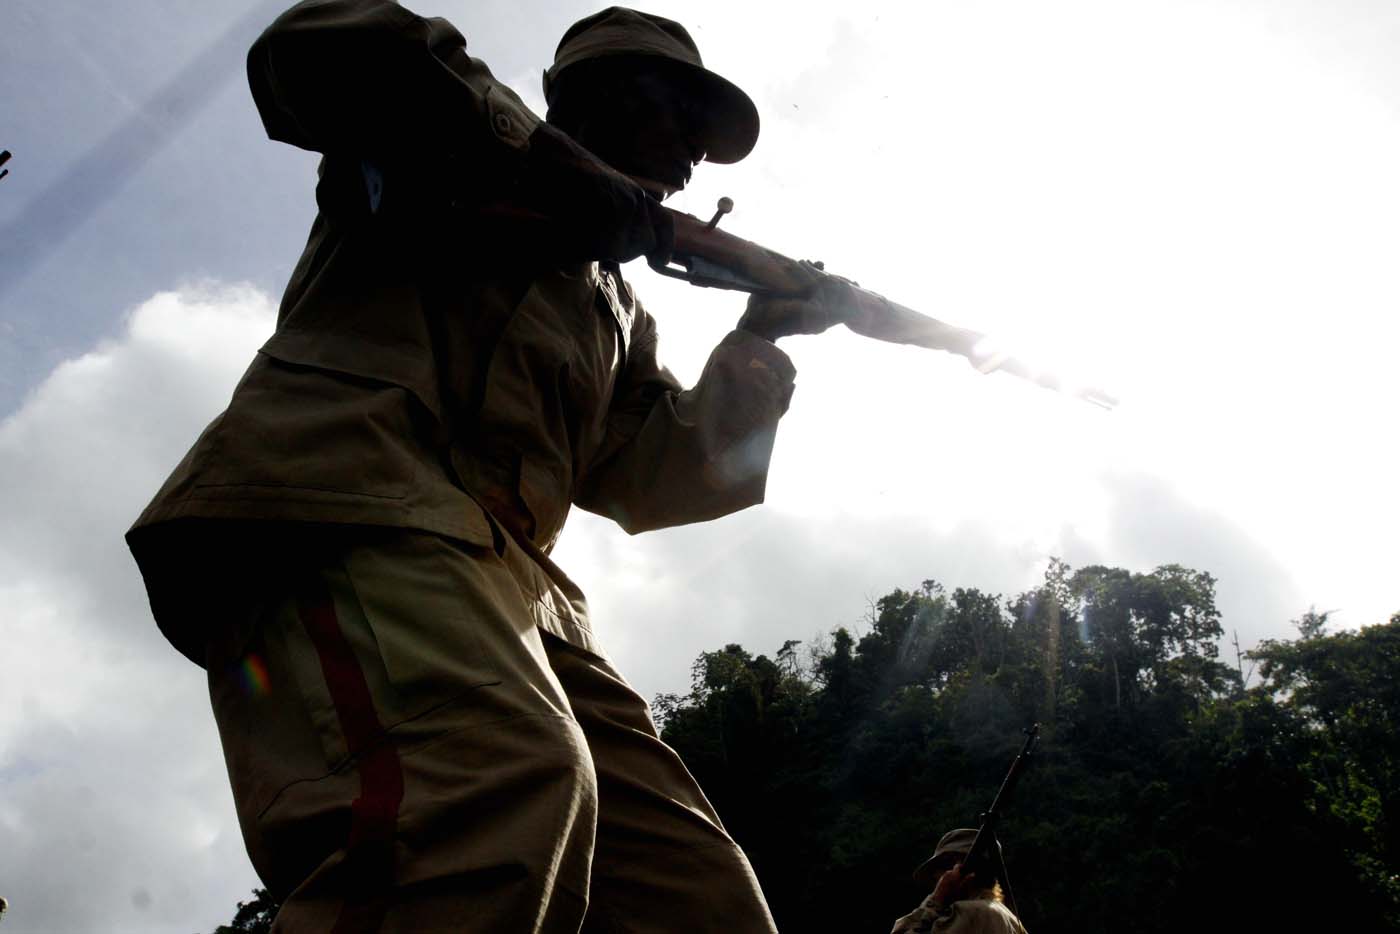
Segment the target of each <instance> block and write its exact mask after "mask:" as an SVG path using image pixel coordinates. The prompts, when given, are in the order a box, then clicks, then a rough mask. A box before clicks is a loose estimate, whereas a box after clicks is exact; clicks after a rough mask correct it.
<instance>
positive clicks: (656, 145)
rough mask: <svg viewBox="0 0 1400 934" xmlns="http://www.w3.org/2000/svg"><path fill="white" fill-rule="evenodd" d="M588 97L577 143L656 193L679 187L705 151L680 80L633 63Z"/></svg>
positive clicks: (690, 100) (693, 109) (696, 115)
mask: <svg viewBox="0 0 1400 934" xmlns="http://www.w3.org/2000/svg"><path fill="white" fill-rule="evenodd" d="M592 99H593V102H594V103H593V106H592V107H591V108H590V113H589V116H588V118H587V119H586V120H585V121H584V123H583V126H582V127H581V128H580V131H579V132H578V134H576V135H577V136H578V141H579V143H581V144H582V145H583V146H584V147H585V148H586V149H589V150H591V151H592V152H593V153H594V155H596V156H598V157H599V158H601V159H602V160H603V161H605V162H607V163H608V164H609V165H611V166H612V167H613V168H615V169H617V170H618V171H619V172H625V173H626V174H628V175H631V176H633V177H635V178H637V179H638V180H639V181H641V182H642V183H643V184H648V183H650V184H649V186H648V187H651V188H652V189H653V190H654V191H657V193H659V194H670V193H672V192H676V191H679V190H681V189H682V188H684V187H685V185H686V183H687V182H688V181H690V172H691V169H692V167H693V166H695V165H696V164H697V163H698V162H700V160H702V159H703V158H704V157H705V150H704V148H703V146H702V145H701V143H700V135H701V132H700V131H701V124H700V116H699V112H698V108H697V107H696V106H695V104H694V100H693V98H692V96H691V95H690V94H688V93H687V92H686V89H685V87H684V85H683V84H680V83H678V82H676V81H674V80H672V79H668V78H667V77H666V76H664V75H662V74H661V73H660V72H659V71H656V70H651V69H646V68H639V69H638V70H636V71H631V72H626V73H621V74H618V75H616V76H614V78H613V80H612V81H610V82H608V84H607V85H606V86H603V87H600V88H599V90H598V92H597V93H596V94H595V95H593V98H592Z"/></svg>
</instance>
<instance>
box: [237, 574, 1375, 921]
mask: <svg viewBox="0 0 1400 934" xmlns="http://www.w3.org/2000/svg"><path fill="white" fill-rule="evenodd" d="M1215 583H1216V582H1215V579H1214V578H1213V577H1211V575H1210V574H1208V573H1205V572H1202V571H1197V570H1192V569H1189V568H1185V567H1181V566H1179V565H1166V566H1163V567H1159V568H1157V569H1155V570H1153V571H1151V572H1150V573H1139V572H1134V571H1129V570H1125V569H1123V568H1111V567H1104V566H1090V567H1083V568H1079V569H1074V568H1071V567H1070V566H1068V565H1067V564H1065V563H1063V562H1061V561H1052V562H1051V564H1050V566H1049V568H1048V570H1047V571H1046V573H1045V576H1044V580H1043V582H1042V583H1041V585H1040V586H1038V587H1036V588H1034V589H1032V590H1029V591H1027V592H1025V593H1021V594H1018V595H1016V596H1014V597H1012V598H1010V599H1007V598H1004V597H1002V596H999V595H993V594H988V593H984V592H982V591H980V590H977V589H974V588H956V589H953V590H951V591H950V590H948V589H947V588H945V587H943V586H942V585H940V584H938V583H936V582H934V581H925V582H923V583H922V584H920V585H919V586H918V587H917V588H915V589H912V590H908V591H905V590H896V591H894V592H893V593H890V594H888V595H886V596H884V597H882V598H880V599H879V600H877V601H875V602H874V604H873V605H872V607H871V610H870V613H869V615H868V618H867V619H866V620H865V621H864V624H863V625H862V626H860V627H858V629H857V631H855V632H853V631H852V630H851V629H849V628H845V627H842V628H837V629H836V630H834V631H832V632H831V633H829V634H825V635H822V636H819V637H817V638H814V639H811V640H808V641H807V642H805V643H804V642H801V641H797V640H790V641H787V642H785V643H784V644H783V645H782V646H781V647H780V648H778V650H777V651H776V652H775V653H773V655H772V656H771V657H770V656H768V655H762V654H760V655H754V654H753V653H752V652H750V651H749V650H747V649H745V648H744V647H742V646H740V645H727V646H725V647H723V648H721V649H718V650H715V651H710V652H704V653H702V654H701V655H700V656H699V658H697V659H696V661H695V664H694V666H693V668H692V680H691V685H690V689H689V691H688V692H686V693H684V694H680V693H677V694H663V695H660V696H658V697H657V698H656V700H655V703H654V704H653V709H654V712H655V714H656V717H657V720H658V723H659V724H660V725H661V728H662V737H663V738H664V739H665V740H666V741H667V742H668V743H670V744H671V745H672V746H673V747H674V748H675V749H676V750H677V751H678V752H679V753H680V754H681V756H682V757H683V758H684V760H685V762H686V764H687V765H688V766H689V767H690V769H691V771H692V772H693V773H694V774H695V776H696V778H697V780H698V781H699V782H700V785H701V787H702V788H704V789H705V792H706V794H707V795H708V796H709V797H710V799H711V801H712V802H713V803H714V805H715V807H716V809H717V810H718V811H719V813H720V815H721V817H722V818H723V820H724V822H725V825H726V826H727V827H728V829H729V831H730V833H731V834H733V836H734V837H735V839H736V840H738V842H739V843H740V844H741V845H742V846H743V848H744V850H745V852H747V853H748V854H749V857H750V859H751V860H752V862H753V864H754V868H755V871H756V872H757V873H758V876H759V879H760V880H761V882H762V884H763V888H764V891H765V893H766V894H767V896H768V899H769V902H770V904H771V907H772V909H773V912H774V916H775V917H776V919H777V922H778V926H779V928H780V929H781V930H785V931H789V930H790V931H804V930H811V931H840V932H877V934H883V932H884V931H887V930H888V929H889V926H890V924H891V923H892V921H893V920H894V918H896V917H898V916H899V915H901V914H903V913H904V912H906V911H908V910H909V909H910V908H912V907H913V906H914V905H915V904H916V903H917V902H918V900H919V899H920V898H921V897H922V896H923V895H924V894H926V893H924V892H922V891H919V890H918V889H917V888H916V887H915V886H914V884H913V883H912V881H911V880H910V873H911V872H912V870H913V869H914V867H915V866H917V865H918V864H919V863H920V862H921V861H922V860H923V859H925V858H926V857H927V856H928V855H929V853H930V852H931V850H932V847H933V844H934V843H935V842H936V841H937V839H938V837H939V836H940V835H941V834H942V832H943V831H945V830H948V829H950V828H953V827H958V826H975V823H976V820H977V817H978V815H979V813H980V812H981V810H982V809H984V808H985V807H986V806H987V805H988V804H989V803H990V801H991V798H992V796H993V794H994V793H995V791H996V788H997V785H998V783H999V782H1000V780H1001V778H1002V776H1003V775H1004V773H1005V770H1006V767H1007V765H1008V764H1009V763H1010V761H1011V759H1012V757H1013V756H1014V755H1015V753H1016V751H1017V750H1018V748H1019V746H1020V744H1021V742H1022V741H1023V738H1024V737H1023V734H1022V730H1023V728H1025V727H1027V726H1028V725H1029V724H1031V723H1033V722H1038V723H1040V724H1041V729H1042V741H1041V744H1040V747H1039V750H1038V752H1037V754H1036V757H1035V760H1034V761H1033V764H1032V765H1031V767H1030V769H1029V771H1028V772H1027V773H1026V774H1025V776H1024V777H1023V779H1022V781H1021V784H1020V787H1019V788H1018V789H1017V794H1016V799H1015V800H1014V801H1013V802H1012V804H1011V808H1010V810H1009V812H1008V813H1007V814H1006V816H1005V818H1004V820H1003V824H1002V839H1003V843H1004V844H1005V853H1006V859H1007V864H1008V868H1009V872H1010V874H1011V877H1012V880H1011V881H1012V883H1013V885H1014V890H1015V894H1016V898H1017V901H1018V903H1019V907H1020V911H1021V914H1022V916H1023V919H1024V920H1025V922H1026V925H1027V927H1028V928H1029V929H1030V930H1032V931H1033V932H1035V934H1051V932H1061V931H1063V932H1070V931H1073V932H1076V934H1079V932H1099V931H1103V932H1109V931H1114V932H1118V931H1124V930H1129V931H1135V932H1157V931H1161V932H1167V931H1171V932H1176V931H1179V930H1182V929H1193V930H1201V929H1204V930H1214V929H1226V928H1229V927H1235V926H1239V927H1241V928H1243V929H1261V928H1270V927H1278V928H1281V929H1285V930H1292V929H1296V928H1299V927H1301V926H1308V927H1313V926H1321V927H1322V928H1323V929H1343V928H1344V927H1349V926H1352V925H1356V926H1365V927H1367V928H1370V929H1386V928H1391V927H1400V682H1397V677H1396V676H1397V674H1400V613H1397V614H1395V615H1394V616H1392V617H1391V618H1390V620H1389V622H1388V623H1383V624H1378V625H1373V626H1369V627H1365V628H1362V629H1360V630H1356V631H1338V632H1329V631H1328V620H1327V614H1325V613H1317V612H1314V611H1309V612H1308V613H1305V614H1304V615H1303V616H1302V617H1300V618H1299V619H1298V620H1296V621H1295V625H1296V627H1297V630H1298V635H1297V637H1296V638H1293V639H1287V640H1270V641H1265V642H1263V643H1261V644H1259V645H1258V646H1256V647H1255V648H1254V649H1253V650H1252V651H1250V652H1247V653H1246V652H1240V651H1239V649H1238V645H1237V642H1233V641H1232V644H1231V646H1229V649H1230V650H1229V651H1228V652H1227V656H1226V660H1224V661H1222V659H1221V650H1222V643H1223V641H1224V636H1225V633H1224V629H1223V626H1222V623H1221V618H1220V613H1219V610H1218V609H1217V608H1216V605H1215ZM262 899H263V900H262V901H259V900H258V899H255V900H254V902H252V903H247V904H245V905H240V909H241V910H243V917H241V918H239V919H236V921H235V924H234V926H232V927H230V926H224V927H221V928H219V929H218V931H217V932H216V934H226V932H235V931H237V932H250V931H259V930H266V927H265V926H261V925H264V924H265V923H266V921H265V919H270V916H271V914H270V909H271V908H273V907H275V906H272V905H271V902H270V900H267V899H266V898H265V896H262ZM239 921H242V922H243V924H242V926H239Z"/></svg>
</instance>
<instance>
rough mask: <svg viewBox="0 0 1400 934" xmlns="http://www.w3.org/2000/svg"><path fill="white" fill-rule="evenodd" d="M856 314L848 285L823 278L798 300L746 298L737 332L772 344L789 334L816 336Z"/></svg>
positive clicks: (842, 281)
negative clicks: (760, 338)
mask: <svg viewBox="0 0 1400 934" xmlns="http://www.w3.org/2000/svg"><path fill="white" fill-rule="evenodd" d="M859 314H860V309H859V306H858V305H857V304H856V303H855V302H854V301H853V300H852V296H851V291H850V286H849V283H847V282H846V281H845V280H844V279H838V278H835V277H834V276H824V277H823V278H822V280H821V281H820V282H819V283H818V284H817V286H816V287H815V288H814V289H813V290H812V291H811V293H810V294H808V295H805V296H801V297H786V296H784V297H776V296H767V295H751V296H749V304H748V307H747V308H746V309H745V310H744V316H743V317H742V318H740V319H739V325H738V327H739V329H740V330H742V331H748V332H749V333H751V334H757V335H758V336H759V337H762V338H763V339H765V340H769V341H776V340H777V339H778V338H780V337H788V336H790V335H793V334H820V333H822V332H823V331H825V330H826V329H827V328H830V327H831V326H832V325H836V324H845V323H847V322H849V321H851V320H853V319H854V318H855V317H856V316H857V315H859Z"/></svg>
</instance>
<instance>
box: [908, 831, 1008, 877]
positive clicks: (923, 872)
mask: <svg viewBox="0 0 1400 934" xmlns="http://www.w3.org/2000/svg"><path fill="white" fill-rule="evenodd" d="M976 840H977V831H976V829H975V828H972V827H959V828H958V829H957V830H950V831H948V832H947V833H945V834H944V835H943V837H942V838H941V839H940V840H939V841H938V846H937V847H936V848H935V849H934V851H933V855H932V856H930V857H929V858H928V859H927V860H925V861H924V864H923V865H922V866H920V867H919V868H918V869H915V870H914V881H915V882H918V883H919V884H920V885H927V886H929V887H932V886H933V885H934V884H935V883H937V882H938V877H939V876H941V875H942V874H943V873H945V872H947V871H948V870H949V869H952V868H953V866H954V864H956V863H960V862H962V861H963V860H964V859H965V858H966V857H967V854H968V853H971V852H972V844H973V842H975V841H976ZM989 884H990V883H989Z"/></svg>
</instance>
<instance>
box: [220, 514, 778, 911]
mask: <svg viewBox="0 0 1400 934" xmlns="http://www.w3.org/2000/svg"><path fill="white" fill-rule="evenodd" d="M279 554H281V555H282V556H283V557H281V558H279V559H278V561H277V562H275V563H276V564H277V565H278V570H277V571H276V572H275V573H274V572H270V571H269V572H265V573H264V575H263V577H264V581H263V586H261V587H258V588H254V589H255V590H256V591H257V596H256V597H249V598H248V599H246V600H239V599H236V598H234V599H229V598H224V599H222V600H220V601H219V604H220V606H219V608H217V609H211V616H216V617H218V619H217V620H211V622H212V623H213V625H212V626H211V628H212V631H213V636H212V638H211V639H210V641H209V645H208V650H207V657H206V667H207V669H208V672H209V687H210V696H211V700H212V703H213V708H214V713H215V718H216V720H217V722H218V726H219V733H220V738H221V741H222V743H223V748H224V754H225V760H226V762H227V765H228V771H229V778H230V781H231V784H232V786H233V794H234V799H235V804H236V807H237V811H238V817H239V822H240V825H241V828H242V831H243V836H244V840H245V843H246V845H247V848H248V853H249V856H250V857H251V859H252V862H253V866H254V868H255V869H256V870H257V872H258V875H259V876H260V877H261V879H262V880H263V882H264V884H265V885H266V886H267V887H268V889H269V891H270V892H271V893H272V894H273V895H274V896H275V897H277V898H278V899H279V900H280V901H281V910H280V912H279V914H278V916H277V921H276V924H275V926H274V930H275V931H278V932H283V934H304V932H318V934H324V932H336V934H360V932H392V934H410V932H413V934H424V932H476V931H482V932H503V934H515V932H536V931H537V932H566V931H567V932H575V931H580V930H583V931H590V932H593V931H598V932H604V931H619V932H622V931H626V932H632V931H636V932H676V931H702V932H703V931H725V932H734V934H744V932H751V931H752V932H771V931H773V930H774V926H773V920H772V916H771V915H770V913H769V911H768V908H767V905H766V903H765V902H764V899H763V895H762V893H761V891H760V890H759V886H758V881H757V879H756V877H755V876H754V874H753V871H752V869H751V867H750V865H749V863H748V861H747V859H746V858H745V857H744V855H743V853H742V851H741V850H740V849H739V848H738V847H737V846H736V845H735V844H734V842H733V840H732V839H730V837H729V835H728V834H727V833H726V832H725V830H724V827H723V825H722V824H721V822H720V819H719V817H718V815H717V814H716V813H715V811H714V809H713V808H712V807H711V806H710V803H709V802H708V801H707V800H706V799H705V796H704V794H703V793H702V792H701V791H700V789H699V787H698V786H697V785H696V783H695V781H694V779H693V778H692V777H691V775H690V773H689V772H688V771H687V770H686V768H685V766H684V765H683V764H682V762H681V761H680V759H679V757H678V756H677V755H676V754H675V752H673V751H672V750H671V749H670V748H669V747H667V746H666V745H665V744H664V743H662V742H661V740H660V739H659V738H658V736H657V732H656V729H655V727H654V725H653V722H652V719H651V716H650V712H649V710H648V707H647V704H646V702H645V700H644V699H643V698H642V697H640V696H639V695H638V694H637V693H636V692H635V691H633V690H632V689H631V688H630V687H629V686H628V684H627V682H626V681H625V680H624V679H623V678H622V676H621V675H619V674H618V673H617V672H616V671H615V670H614V669H613V667H612V666H611V664H610V663H609V662H608V661H607V660H606V659H605V658H602V657H600V656H598V655H595V654H593V653H591V652H588V651H586V650H584V649H582V648H579V647H577V646H575V645H571V644H570V643H568V642H565V641H564V640H562V639H559V638H557V637H555V636H553V635H551V634H549V633H547V632H544V631H542V630H540V629H539V628H537V626H536V625H535V624H534V623H533V622H532V621H531V617H530V615H529V613H528V612H527V599H528V595H527V594H526V593H525V592H523V591H522V589H521V587H520V586H519V585H518V584H517V581H518V580H520V579H523V578H521V576H520V574H519V573H516V572H515V571H513V568H512V564H513V563H514V562H519V561H523V560H525V558H524V555H523V554H522V553H521V552H519V550H518V549H516V548H514V546H513V544H507V545H506V546H502V547H498V548H491V547H480V548H479V547H476V546H473V545H467V544H462V543H458V542H453V541H449V540H447V539H443V538H440V537H437V536H434V535H430V534H426V533H418V532H412V531H405V530H393V529H386V530H363V529H361V530H356V531H355V532H353V533H344V532H342V533H339V534H335V535H329V534H327V535H321V536H319V537H316V538H314V539H311V540H308V541H305V542H301V543H297V544H295V545H293V546H286V545H285V544H284V546H283V547H282V548H280V549H279ZM288 555H290V557H288ZM516 570H518V569H516Z"/></svg>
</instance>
